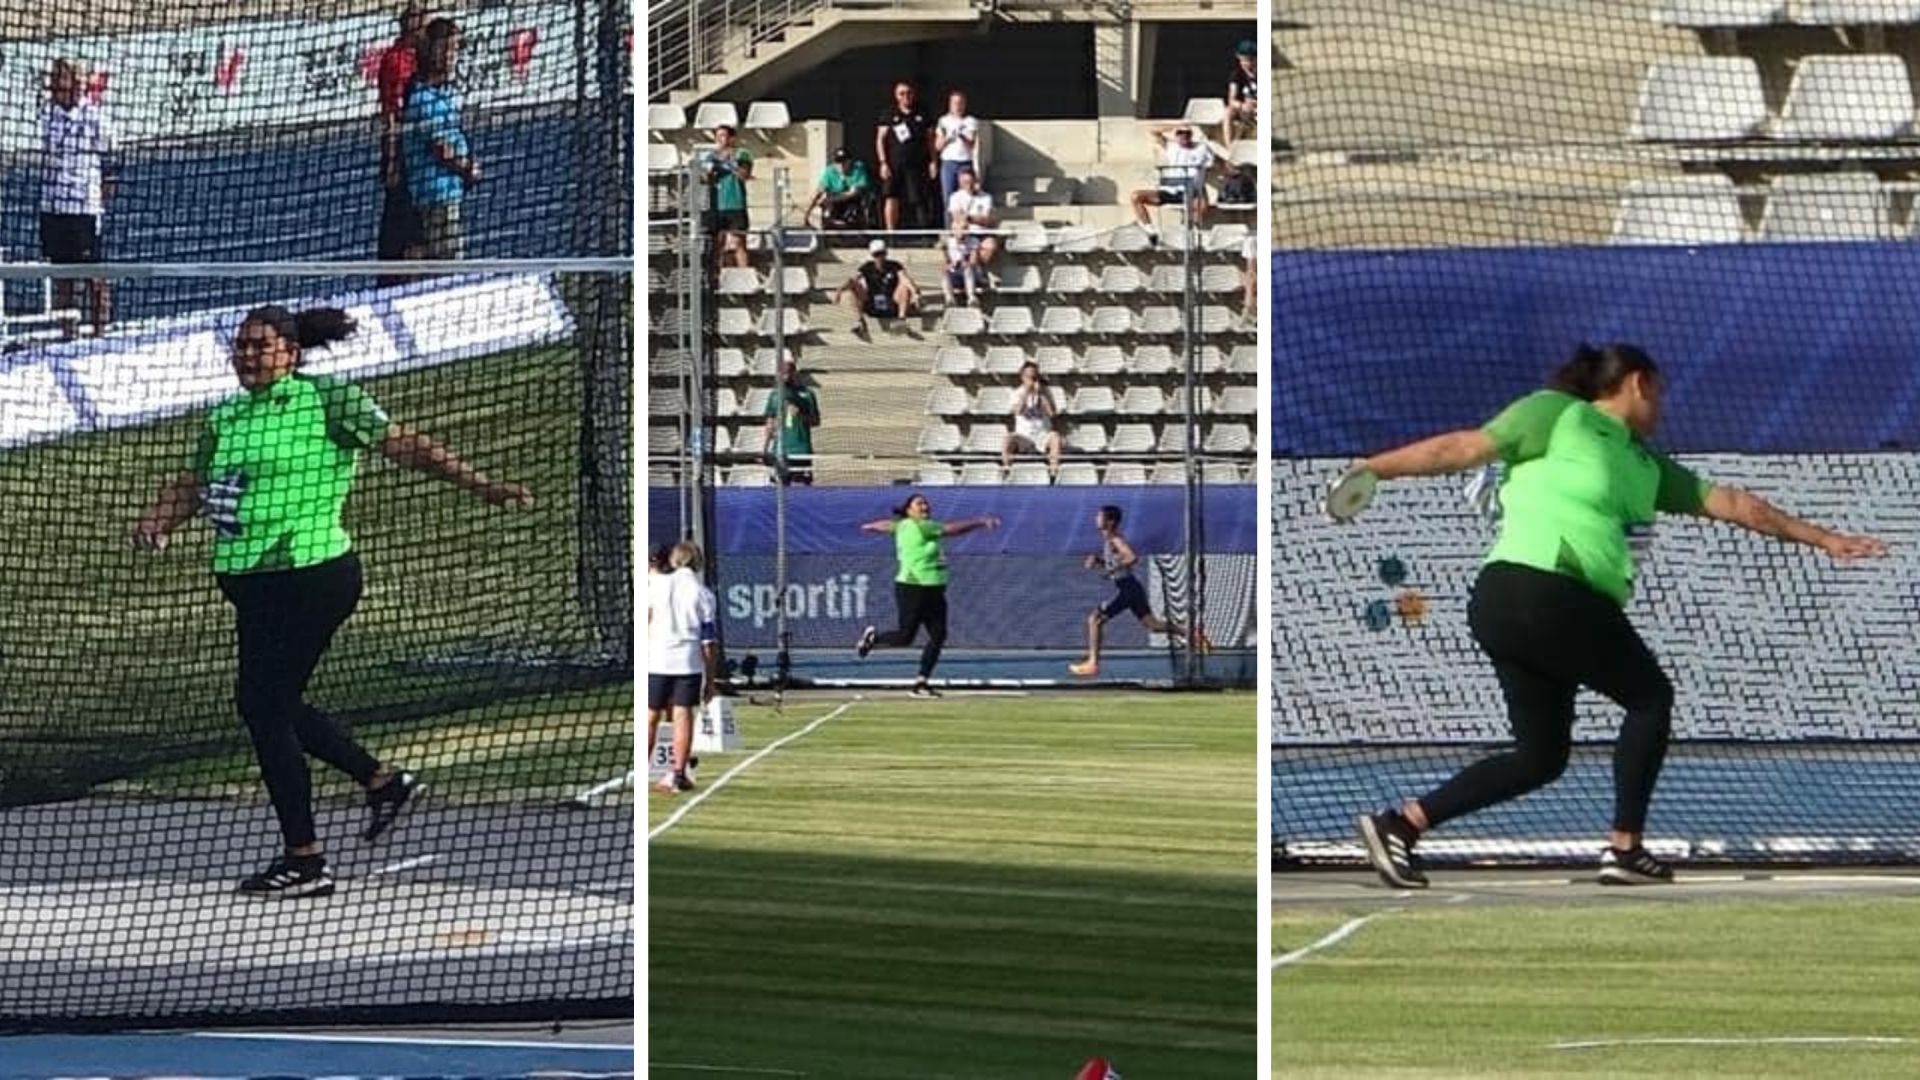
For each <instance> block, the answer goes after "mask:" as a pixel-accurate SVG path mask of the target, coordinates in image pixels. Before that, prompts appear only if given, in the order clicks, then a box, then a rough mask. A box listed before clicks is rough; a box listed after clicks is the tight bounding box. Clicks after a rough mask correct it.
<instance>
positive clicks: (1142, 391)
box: [1118, 386, 1167, 416]
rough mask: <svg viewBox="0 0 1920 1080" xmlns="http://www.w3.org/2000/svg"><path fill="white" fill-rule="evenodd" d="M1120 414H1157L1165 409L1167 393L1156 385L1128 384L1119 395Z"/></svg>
mask: <svg viewBox="0 0 1920 1080" xmlns="http://www.w3.org/2000/svg"><path fill="white" fill-rule="evenodd" d="M1118 411H1119V413H1120V415H1122V416H1159V415H1160V414H1161V413H1163V412H1166V411H1167V395H1166V394H1164V393H1162V392H1161V390H1160V388H1159V387H1157V386H1129V387H1127V389H1126V392H1125V393H1123V394H1121V395H1120V404H1119V406H1118Z"/></svg>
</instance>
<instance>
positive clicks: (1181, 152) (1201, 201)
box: [1133, 121, 1214, 240]
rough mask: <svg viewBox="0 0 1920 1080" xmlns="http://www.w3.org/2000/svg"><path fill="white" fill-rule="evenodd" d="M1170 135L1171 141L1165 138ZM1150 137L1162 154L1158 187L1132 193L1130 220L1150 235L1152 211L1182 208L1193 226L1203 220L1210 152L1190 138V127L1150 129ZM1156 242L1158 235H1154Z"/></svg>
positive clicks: (1191, 127) (1211, 168) (1204, 216)
mask: <svg viewBox="0 0 1920 1080" xmlns="http://www.w3.org/2000/svg"><path fill="white" fill-rule="evenodd" d="M1169 133H1171V135H1172V137H1171V138H1169V137H1168V135H1169ZM1153 137H1154V139H1156V140H1157V141H1158V142H1159V143H1160V146H1161V149H1162V150H1163V151H1164V153H1163V160H1162V163H1161V165H1160V186H1159V187H1158V188H1143V189H1141V190H1139V191H1135V192H1134V193H1133V216H1134V217H1136V218H1138V219H1139V220H1140V224H1142V225H1144V226H1146V228H1147V230H1148V231H1149V232H1152V231H1153V214H1152V208H1153V207H1156V206H1179V205H1181V204H1182V203H1184V204H1186V207H1187V214H1188V216H1189V217H1190V218H1192V220H1193V223H1194V224H1195V225H1199V224H1200V223H1201V222H1202V221H1204V220H1205V219H1206V216H1207V174H1208V173H1210V172H1212V171H1213V166H1214V158H1213V151H1212V150H1209V149H1207V144H1206V142H1205V141H1204V140H1202V139H1199V138H1197V137H1196V136H1195V135H1194V131H1193V125H1192V124H1189V123H1186V122H1184V121H1183V122H1181V123H1178V124H1174V125H1172V126H1170V127H1169V126H1165V125H1163V126H1160V127H1157V128H1154V129H1153ZM1155 239H1156V240H1157V239H1158V233H1155Z"/></svg>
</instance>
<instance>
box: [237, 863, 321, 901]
mask: <svg viewBox="0 0 1920 1080" xmlns="http://www.w3.org/2000/svg"><path fill="white" fill-rule="evenodd" d="M240 892H241V894H242V895H245V896H258V897H289V898H291V897H307V896H332V895H333V875H332V874H329V873H327V858H326V856H324V855H282V856H280V857H279V858H277V859H275V860H273V861H272V862H271V863H268V864H267V868H266V869H265V870H262V871H260V872H259V873H257V874H254V875H253V876H251V877H249V878H247V879H246V880H245V881H242V882H241V883H240Z"/></svg>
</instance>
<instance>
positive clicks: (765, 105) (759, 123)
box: [746, 101, 793, 131]
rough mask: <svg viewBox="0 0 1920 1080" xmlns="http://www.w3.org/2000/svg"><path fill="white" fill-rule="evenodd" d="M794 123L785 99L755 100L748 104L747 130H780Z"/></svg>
mask: <svg viewBox="0 0 1920 1080" xmlns="http://www.w3.org/2000/svg"><path fill="white" fill-rule="evenodd" d="M791 123H793V119H792V117H791V116H790V115H789V114H788V113H787V103H786V102H784V101H754V102H749V103H748V105H747V124H746V127H747V130H749V131H779V130H780V129H781V128H784V127H786V126H787V125H788V124H791Z"/></svg>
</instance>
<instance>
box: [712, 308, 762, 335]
mask: <svg viewBox="0 0 1920 1080" xmlns="http://www.w3.org/2000/svg"><path fill="white" fill-rule="evenodd" d="M713 329H714V332H715V333H717V334H719V335H720V336H721V337H752V336H753V313H752V312H750V311H748V310H747V309H746V308H739V307H723V308H721V309H720V311H719V313H718V314H717V315H715V316H714V321H713Z"/></svg>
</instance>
